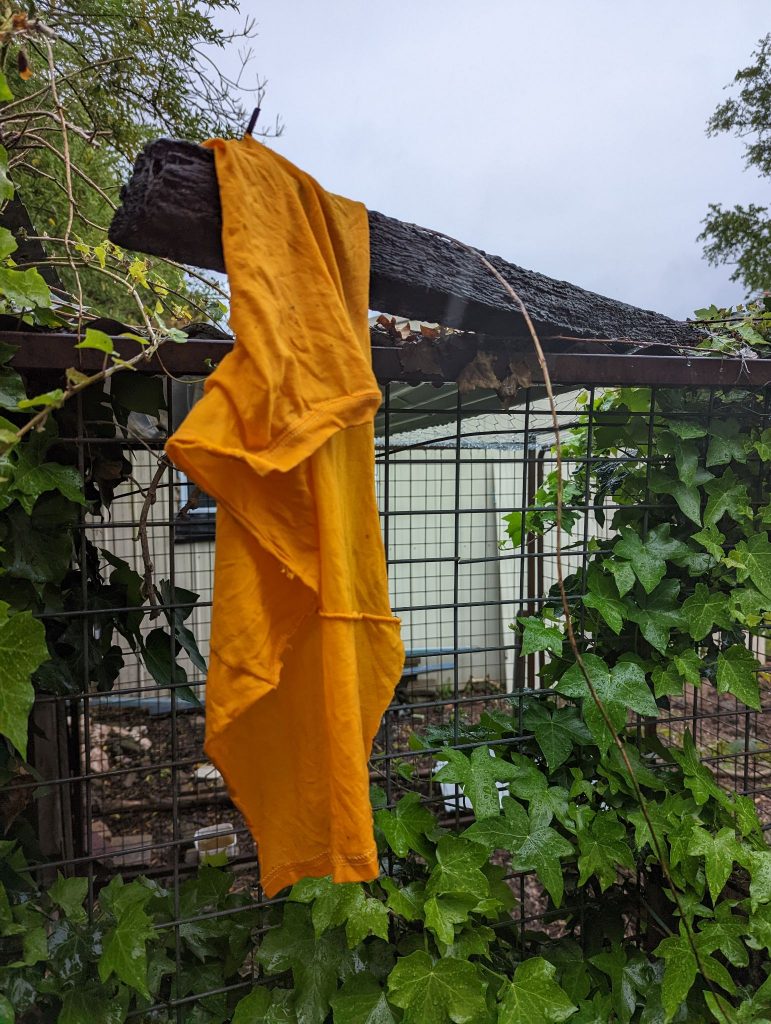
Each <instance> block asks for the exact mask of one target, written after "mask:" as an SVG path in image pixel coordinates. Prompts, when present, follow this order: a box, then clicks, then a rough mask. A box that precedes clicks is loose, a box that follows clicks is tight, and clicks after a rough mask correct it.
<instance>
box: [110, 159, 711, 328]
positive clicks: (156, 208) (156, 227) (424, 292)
mask: <svg viewBox="0 0 771 1024" xmlns="http://www.w3.org/2000/svg"><path fill="white" fill-rule="evenodd" d="M121 201H122V205H121V207H120V208H119V209H118V211H117V212H116V214H115V217H114V219H113V222H112V225H111V227H110V238H111V239H112V240H113V241H114V242H115V243H117V244H118V245H121V246H124V247H125V248H127V249H134V250H136V251H138V252H144V253H148V254H151V255H155V256H165V257H168V258H171V259H175V260H178V261H179V262H181V263H187V264H189V265H191V266H196V267H202V268H205V269H209V270H218V271H224V270H225V265H224V259H223V255H222V245H221V239H220V235H221V228H222V216H221V209H220V203H219V194H218V190H217V181H216V176H215V172H214V158H213V155H212V153H211V151H209V150H207V149H203V148H202V147H201V146H197V145H195V144H193V143H189V142H176V141H172V140H169V139H160V140H158V141H157V142H153V143H151V144H150V145H149V146H147V147H146V148H145V150H144V151H143V152H142V153H141V154H140V155H139V157H138V158H137V161H136V164H135V166H134V173H133V175H132V177H131V180H130V181H129V182H128V184H127V185H125V186H124V188H123V190H122V193H121ZM369 225H370V250H371V279H370V308H371V309H377V310H380V311H383V312H387V313H391V314H395V315H397V316H404V317H409V318H410V319H413V320H421V321H424V322H435V323H441V324H445V325H446V326H448V327H458V328H462V329H464V330H468V331H475V332H477V333H482V334H490V335H497V336H499V337H509V338H516V337H523V336H524V324H523V322H522V317H521V315H520V314H519V313H518V312H517V311H516V309H515V308H514V306H513V304H512V303H511V301H510V299H509V298H508V296H507V295H506V294H505V293H504V292H503V289H502V288H501V286H500V284H499V283H498V282H497V281H496V280H495V278H494V277H493V276H492V275H491V274H490V272H489V271H488V270H486V269H485V267H484V266H483V265H482V264H481V262H480V261H479V260H478V259H477V258H476V257H475V256H474V254H473V253H470V252H469V251H468V250H467V249H465V248H463V247H462V246H461V245H460V244H459V243H457V242H454V241H453V240H452V239H448V238H446V237H445V236H443V235H441V234H438V233H437V232H434V231H430V230H428V229H427V228H421V227H418V226H417V225H415V224H406V223H403V222H402V221H398V220H394V219H393V218H392V217H386V216H384V215H383V214H382V213H376V212H374V211H369ZM486 255H487V254H486ZM254 258H255V260H259V258H260V254H259V253H257V252H255V254H254ZM487 258H488V259H489V260H490V262H491V263H492V264H493V265H494V266H495V267H496V269H497V270H499V271H500V273H501V274H502V275H503V276H504V277H505V278H506V280H507V281H509V282H510V284H511V285H512V286H513V288H514V289H515V290H516V291H517V292H518V293H519V295H520V297H521V298H522V300H523V302H524V303H525V305H526V307H527V308H528V310H529V312H530V315H531V317H532V318H533V320H534V321H535V323H536V327H537V328H538V330H539V332H541V333H542V335H543V337H544V339H547V338H549V337H550V336H551V337H553V336H554V335H560V334H566V335H571V336H577V337H582V338H624V339H632V340H635V341H644V342H658V343H660V344H662V345H672V344H677V343H682V344H686V343H691V344H692V343H693V342H694V340H695V339H696V340H698V335H697V334H696V332H695V330H694V328H693V327H691V326H689V325H687V324H684V323H681V322H679V321H676V320H672V319H670V318H669V317H666V316H662V315H661V314H659V313H654V312H651V311H649V310H642V309H638V308H636V307H635V306H630V305H628V304H627V303H624V302H616V301H614V300H613V299H608V298H605V297H604V296H602V295H597V294H595V293H594V292H589V291H585V290H584V289H583V288H577V287H576V286H575V285H572V284H569V283H568V282H566V281H556V280H554V279H552V278H550V277H545V276H544V275H543V274H537V273H534V272H533V271H530V270H523V269H522V268H521V267H517V266H515V265H514V264H511V263H507V262H506V261H505V260H503V259H501V258H500V257H498V256H490V255H487Z"/></svg>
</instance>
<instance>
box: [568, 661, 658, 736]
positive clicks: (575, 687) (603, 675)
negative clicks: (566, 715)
mask: <svg viewBox="0 0 771 1024" xmlns="http://www.w3.org/2000/svg"><path fill="white" fill-rule="evenodd" d="M583 662H584V667H585V668H586V671H587V673H588V675H589V678H590V679H591V681H592V685H593V686H594V689H595V691H596V693H597V696H598V697H599V698H600V700H601V701H602V702H603V704H604V705H605V708H606V710H607V712H608V714H609V716H610V718H611V720H612V721H613V724H614V726H615V728H616V729H617V730H618V729H621V728H623V726H624V723H625V722H626V716H627V710H628V709H631V710H632V711H636V712H637V713H638V714H640V715H647V716H649V717H652V718H655V717H656V716H657V715H658V707H657V706H656V701H655V699H654V697H653V694H652V693H651V691H650V689H649V687H648V684H647V682H646V681H645V672H644V670H643V668H642V667H641V666H640V665H638V664H637V663H636V662H632V661H619V662H617V663H616V664H615V665H614V666H613V670H612V671H611V670H609V669H608V666H607V665H606V664H605V662H604V661H603V660H602V658H598V657H597V655H595V654H585V655H584V657H583ZM556 689H557V691H558V692H559V693H563V694H565V696H567V697H573V698H579V697H580V698H583V702H584V706H583V713H584V721H585V722H586V724H587V726H588V727H589V731H590V732H591V734H592V736H593V737H594V741H595V743H597V745H598V746H599V747H600V749H601V750H603V751H605V750H607V749H608V747H610V745H611V743H612V742H613V738H612V736H611V735H610V733H609V731H608V727H607V725H606V724H605V721H604V719H603V717H602V715H601V714H600V711H599V709H598V708H597V706H596V704H595V703H594V699H593V697H592V695H591V693H590V691H589V687H588V686H587V683H586V680H585V678H584V675H583V672H582V671H581V669H580V667H579V665H577V664H575V665H571V667H570V668H569V669H568V670H567V672H566V673H565V674H564V675H563V676H562V678H561V679H560V680H559V682H558V683H557V686H556Z"/></svg>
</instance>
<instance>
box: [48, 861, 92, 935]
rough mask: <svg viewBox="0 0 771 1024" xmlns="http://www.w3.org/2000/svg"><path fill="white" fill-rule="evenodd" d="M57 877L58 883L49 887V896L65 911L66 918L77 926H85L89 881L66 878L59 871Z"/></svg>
mask: <svg viewBox="0 0 771 1024" xmlns="http://www.w3.org/2000/svg"><path fill="white" fill-rule="evenodd" d="M56 875H57V877H56V881H55V882H54V884H53V885H52V886H50V887H49V889H48V895H49V896H50V897H51V899H52V900H53V902H54V903H55V904H56V906H57V907H60V908H61V909H62V910H63V911H64V916H65V917H68V918H69V919H70V921H74V922H75V924H84V923H85V921H86V911H85V908H84V907H83V901H84V900H85V898H86V894H87V893H88V879H87V878H64V876H63V875H61V874H60V873H59V872H58V871H57V873H56Z"/></svg>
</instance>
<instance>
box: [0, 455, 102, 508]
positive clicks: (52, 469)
mask: <svg viewBox="0 0 771 1024" xmlns="http://www.w3.org/2000/svg"><path fill="white" fill-rule="evenodd" d="M25 455H26V453H25V452H24V449H21V450H20V454H19V459H18V461H17V463H16V464H15V465H14V467H13V480H12V483H11V493H13V494H14V496H15V497H16V498H17V500H18V502H19V504H20V505H21V507H22V508H23V509H24V511H25V512H26V513H27V515H30V514H31V513H32V509H33V507H34V505H35V502H36V501H37V499H38V498H39V497H40V495H41V494H45V493H46V491H59V493H60V494H62V495H63V496H64V497H65V498H66V499H67V500H68V501H72V502H75V503H76V504H78V505H85V504H86V499H85V498H84V497H83V481H82V479H81V477H80V473H79V472H78V471H77V469H75V468H74V466H61V465H59V464H58V463H56V462H43V463H38V464H35V463H34V462H32V461H31V460H30V459H27V458H26V457H25Z"/></svg>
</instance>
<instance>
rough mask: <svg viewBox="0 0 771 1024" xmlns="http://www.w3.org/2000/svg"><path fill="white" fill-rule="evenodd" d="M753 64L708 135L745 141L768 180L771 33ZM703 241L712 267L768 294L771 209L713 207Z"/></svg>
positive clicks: (749, 161) (748, 155)
mask: <svg viewBox="0 0 771 1024" xmlns="http://www.w3.org/2000/svg"><path fill="white" fill-rule="evenodd" d="M752 57H753V61H752V63H751V64H749V65H748V66H747V67H745V68H742V69H740V70H739V71H737V72H736V75H735V77H734V81H733V94H732V95H731V96H729V98H728V99H727V100H725V101H724V102H723V103H721V104H720V105H719V106H718V108H717V109H716V110H715V112H714V114H713V115H712V117H711V118H710V120H709V123H708V126H707V132H708V134H710V135H718V134H720V133H723V132H728V133H731V134H733V135H736V136H737V137H738V138H740V139H741V140H742V142H743V144H744V149H745V164H746V166H747V167H750V168H754V169H755V170H757V172H758V173H759V174H760V175H761V176H762V177H764V178H767V177H769V176H771V132H769V124H771V33H769V34H768V35H766V36H764V37H763V38H762V39H760V41H759V42H758V45H757V49H756V50H755V51H754V53H753V54H752ZM703 223H704V230H703V231H702V233H701V235H700V236H699V240H700V241H703V242H704V243H705V245H704V254H705V256H706V257H707V259H708V260H709V262H710V263H712V264H715V265H717V264H721V263H727V264H729V265H731V266H733V267H734V271H733V274H732V276H731V279H732V280H733V281H740V282H741V283H742V284H744V286H745V288H746V289H747V291H748V292H749V293H757V292H762V291H763V290H765V289H767V288H768V287H769V285H770V284H771V247H769V235H770V233H771V217H770V216H769V209H768V207H767V206H760V205H758V204H756V203H750V204H749V205H748V206H742V205H739V204H737V205H736V206H733V207H731V208H728V209H726V208H725V207H723V206H722V205H721V204H720V203H711V204H710V207H709V213H708V214H707V217H706V218H705V220H704V222H703Z"/></svg>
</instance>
